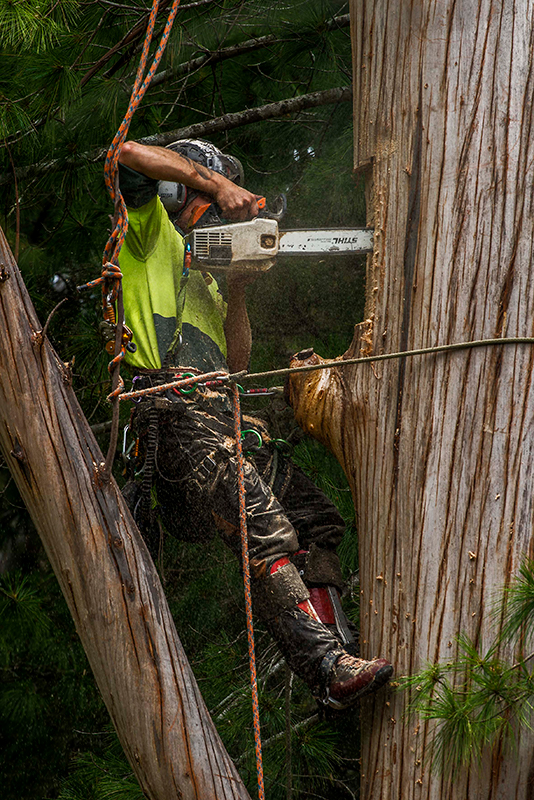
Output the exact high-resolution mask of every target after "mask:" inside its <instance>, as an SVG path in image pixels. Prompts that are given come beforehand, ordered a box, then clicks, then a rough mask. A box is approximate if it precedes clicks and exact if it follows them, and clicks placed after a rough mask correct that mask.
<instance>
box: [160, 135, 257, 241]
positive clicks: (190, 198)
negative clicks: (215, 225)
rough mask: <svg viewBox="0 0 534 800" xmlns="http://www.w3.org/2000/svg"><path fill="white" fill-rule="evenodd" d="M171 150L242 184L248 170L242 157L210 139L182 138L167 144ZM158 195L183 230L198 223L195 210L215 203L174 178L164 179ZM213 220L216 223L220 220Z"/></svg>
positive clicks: (239, 184)
mask: <svg viewBox="0 0 534 800" xmlns="http://www.w3.org/2000/svg"><path fill="white" fill-rule="evenodd" d="M167 149H169V150H172V151H173V152H175V153H178V154H179V155H181V156H183V157H184V158H189V159H191V161H195V162H196V163H197V164H201V165H202V166H203V167H208V169H211V170H213V172H218V173H219V174H220V175H224V177H225V178H228V180H230V181H232V182H233V183H235V184H237V185H238V186H242V185H243V180H244V173H243V167H242V165H241V162H240V161H239V159H237V158H235V157H234V156H229V155H226V154H225V153H223V152H222V151H221V150H219V148H218V147H215V145H213V144H211V143H210V142H205V141H203V140H202V139H179V140H178V141H177V142H172V144H169V145H167ZM158 194H159V196H160V198H161V202H162V203H163V205H164V206H165V208H166V209H167V212H168V214H169V216H170V218H171V220H172V221H173V222H174V224H175V225H178V226H179V227H180V228H182V230H186V229H187V228H190V227H192V226H193V224H196V222H197V219H198V214H195V210H196V209H197V208H200V207H201V206H203V205H209V204H210V203H211V202H212V200H211V198H210V197H208V196H206V195H201V194H199V193H198V192H196V191H195V190H193V189H188V188H187V187H186V186H184V185H183V184H181V183H174V182H172V181H160V182H159V184H158ZM213 215H215V216H216V213H215V212H213ZM200 216H202V215H200ZM191 219H194V222H193V223H192V224H191V222H190V220H191ZM213 221H214V222H216V221H217V219H214V220H213ZM188 223H189V224H188Z"/></svg>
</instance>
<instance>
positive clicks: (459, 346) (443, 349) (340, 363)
mask: <svg viewBox="0 0 534 800" xmlns="http://www.w3.org/2000/svg"><path fill="white" fill-rule="evenodd" d="M503 344H534V337H532V336H516V337H513V336H512V337H507V338H503V339H477V340H476V341H473V342H455V343H454V344H440V345H436V346H435V347H422V348H420V349H419V350H402V351H400V352H398V353H381V354H380V355H376V356H365V357H363V358H345V359H338V360H337V361H323V363H322V364H306V365H305V366H303V367H287V368H286V369H272V370H269V371H268V372H247V373H245V374H243V373H242V372H236V373H235V374H229V375H228V376H227V380H229V381H233V380H235V379H236V378H239V380H245V379H248V380H253V379H258V378H270V377H273V376H276V377H284V376H286V375H294V374H296V373H299V372H314V371H315V370H319V369H330V368H332V367H346V366H348V365H349V364H371V363H374V362H376V361H389V360H391V359H395V358H408V357H411V356H425V355H431V354H432V353H448V352H453V351H456V350H468V349H470V348H473V347H491V346H495V345H503Z"/></svg>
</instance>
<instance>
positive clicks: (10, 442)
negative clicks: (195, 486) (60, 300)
mask: <svg viewBox="0 0 534 800" xmlns="http://www.w3.org/2000/svg"><path fill="white" fill-rule="evenodd" d="M0 262H1V263H2V265H3V270H2V271H1V274H2V275H3V276H4V278H5V279H4V280H2V281H0V447H1V450H2V454H3V456H4V458H5V460H6V463H7V464H8V466H9V468H10V470H11V472H12V474H13V476H14V478H15V481H16V483H17V486H18V488H19V490H20V493H21V496H22V498H23V500H24V502H25V504H26V506H27V508H28V510H29V512H30V514H31V516H32V519H33V521H34V523H35V526H36V528H37V530H38V532H39V535H40V537H41V539H42V541H43V544H44V546H45V549H46V551H47V554H48V556H49V558H50V562H51V564H52V567H53V569H54V572H55V574H56V576H57V578H58V580H59V583H60V585H61V588H62V590H63V593H64V595H65V598H66V600H67V603H68V605H69V608H70V611H71V613H72V616H73V618H74V621H75V623H76V628H77V631H78V634H79V636H80V639H81V641H82V644H83V646H84V648H85V652H86V654H87V657H88V659H89V662H90V664H91V668H92V670H93V672H94V675H95V678H96V681H97V683H98V686H99V689H100V692H101V694H102V697H103V699H104V701H105V703H106V706H107V708H108V710H109V713H110V716H111V718H112V720H113V723H114V725H115V727H116V729H117V732H118V734H119V738H120V740H121V743H122V745H123V747H124V750H125V752H126V755H127V756H128V759H129V761H130V764H131V765H132V768H133V770H134V772H135V774H136V776H137V778H138V780H139V783H140V785H141V788H142V789H143V791H144V792H145V794H146V796H147V798H150V800H174V798H176V800H178V799H179V800H215V798H217V800H221V799H222V800H248V798H249V795H248V792H247V791H246V789H245V787H244V785H243V783H242V781H241V779H240V777H239V775H238V773H237V771H236V769H235V767H234V765H233V763H232V761H231V759H230V757H229V756H228V754H227V753H226V751H225V749H224V746H223V744H222V742H221V741H220V738H219V736H218V734H217V732H216V730H215V727H214V725H213V723H212V721H211V718H210V716H209V714H208V711H207V709H206V707H205V705H204V702H203V700H202V696H201V694H200V691H199V689H198V686H197V685H196V682H195V679H194V676H193V674H192V672H191V668H190V666H189V664H188V661H187V658H186V656H185V653H184V651H183V649H182V646H181V644H180V641H179V639H178V635H177V633H176V629H175V626H174V622H173V620H172V617H171V615H170V612H169V608H168V605H167V602H166V600H165V597H164V594H163V590H162V588H161V585H160V581H159V578H158V575H157V573H156V570H155V568H154V565H153V563H152V560H151V558H150V556H149V554H148V552H147V550H146V547H145V545H144V542H143V540H142V538H141V535H140V534H139V531H138V530H137V527H136V526H135V524H134V522H133V520H132V519H131V516H130V514H129V511H128V509H127V507H126V505H125V503H124V501H123V499H122V496H121V494H120V492H119V490H118V487H117V486H116V484H115V482H114V481H111V482H110V483H107V484H102V483H101V482H100V481H99V480H98V475H97V470H96V468H97V466H98V465H99V464H100V463H101V462H102V461H103V457H102V454H101V452H100V450H99V448H98V445H97V443H96V440H95V438H94V436H93V434H92V432H91V429H90V427H89V425H88V423H87V421H86V419H85V417H84V416H83V413H82V411H81V409H80V407H79V405H78V403H77V400H76V397H75V395H74V393H73V391H72V389H71V387H70V385H69V376H68V373H67V372H66V370H65V368H64V365H63V364H62V362H61V361H60V360H59V359H58V357H57V355H56V354H55V352H54V351H53V349H52V348H51V347H50V345H49V343H48V342H47V341H46V340H45V341H44V343H43V344H41V343H40V342H39V337H38V336H35V334H36V333H37V332H38V331H39V330H40V325H39V322H38V320H37V318H36V315H35V311H34V309H33V306H32V304H31V301H30V299H29V296H28V294H27V292H26V290H25V287H24V284H23V281H22V278H21V275H20V272H19V270H18V268H17V266H16V264H15V262H14V260H13V257H12V255H11V252H10V250H9V247H8V245H7V242H6V240H5V237H4V235H3V232H2V231H1V230H0ZM6 274H7V277H5V276H6Z"/></svg>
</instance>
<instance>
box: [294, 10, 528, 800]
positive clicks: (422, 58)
mask: <svg viewBox="0 0 534 800" xmlns="http://www.w3.org/2000/svg"><path fill="white" fill-rule="evenodd" d="M351 19H352V40H353V50H354V113H355V165H356V168H357V169H359V170H362V171H364V172H365V175H366V178H367V193H368V194H367V196H368V224H369V225H371V226H373V227H374V228H375V251H374V254H373V256H372V257H370V259H369V264H368V281H367V312H366V317H367V319H366V321H365V322H364V323H363V324H362V325H360V326H357V329H356V335H355V337H354V340H353V343H352V346H351V348H350V350H349V352H348V353H347V354H346V356H353V355H358V354H359V353H361V354H362V355H369V354H371V353H373V354H378V353H386V352H395V351H403V350H410V349H415V348H421V347H429V346H433V345H438V344H445V343H452V342H461V341H466V340H476V339H483V338H493V337H506V336H532V335H533V320H534V281H533V280H532V272H531V263H532V249H533V242H534V213H533V212H534V209H533V207H532V206H533V196H534V195H533V190H534V185H533V176H534V166H533V165H534V139H533V137H532V127H533V118H532V117H533V112H532V108H533V107H532V98H533V96H534V71H533V67H534V61H533V53H534V27H533V10H532V4H531V3H530V2H527V0H511V1H510V2H509V3H502V2H497V0H480V2H478V3H473V2H468V0H439V2H436V0H429V2H425V3H422V2H407V0H400V2H399V0H352V2H351ZM533 362H534V349H533V348H532V346H530V345H511V346H494V347H486V348H479V349H473V350H464V351H460V352H455V353H452V354H436V355H426V356H418V357H413V358H404V359H401V360H399V361H386V362H383V363H379V364H375V365H373V366H369V365H362V366H347V367H344V368H343V369H340V370H329V371H328V372H327V373H326V374H322V373H313V376H312V377H309V378H299V379H298V380H296V379H293V381H292V386H293V388H292V396H293V398H292V402H293V405H294V407H295V409H296V413H297V418H298V420H299V422H300V424H301V425H302V426H303V427H305V428H307V429H308V430H310V431H311V432H312V433H313V434H314V435H316V436H318V437H319V438H320V439H322V440H323V441H324V442H325V443H327V444H328V445H329V446H330V447H331V449H332V450H333V451H334V453H335V455H336V456H337V457H338V459H339V460H340V462H341V463H342V465H343V466H344V468H345V471H346V473H347V476H348V478H349V481H350V483H351V487H352V490H353V494H354V500H355V506H356V512H357V519H358V527H359V534H360V549H361V581H362V584H361V589H362V593H361V603H362V605H361V621H362V622H361V624H362V646H363V653H364V655H366V656H371V655H381V656H385V657H388V658H389V659H391V661H392V662H393V663H394V665H395V668H396V672H397V675H405V674H411V673H414V672H415V671H416V670H418V669H420V668H421V667H423V666H424V665H425V664H426V662H428V661H431V662H434V661H438V660H445V659H450V658H453V657H454V656H455V654H456V650H457V646H456V637H457V636H458V634H459V633H460V632H466V633H467V634H468V635H469V636H471V637H472V638H473V639H474V640H475V641H476V642H477V643H478V645H479V646H480V647H481V648H482V649H484V648H485V647H486V646H488V645H489V643H490V642H491V640H492V639H493V637H494V635H495V634H496V632H497V629H498V620H496V619H495V618H494V617H493V616H492V615H491V613H490V612H491V608H492V604H493V602H494V601H495V595H496V593H497V591H498V590H499V589H500V588H501V587H502V586H504V585H506V584H508V583H509V581H510V577H511V575H512V574H513V573H514V572H516V571H517V568H518V566H519V564H520V562H521V561H522V560H523V559H524V558H525V557H527V556H529V557H532V555H533V546H532V537H531V531H532V524H533V503H532V475H533V473H534V438H533V412H534V387H533V380H532V368H533ZM404 704H405V697H404V696H403V695H402V694H395V693H393V692H389V693H388V692H382V693H379V694H378V695H377V696H376V699H373V700H369V701H367V702H366V703H365V704H362V721H363V753H362V798H365V800H371V798H372V799H373V800H385V799H386V798H390V799H391V798H402V800H411V799H412V798H417V800H420V799H421V798H433V800H437V798H440V800H444V798H454V799H455V800H465V798H467V797H469V798H476V799H477V800H483V799H484V798H492V800H495V798H502V800H511V799H512V798H522V800H523V799H526V798H530V797H532V796H533V791H534V789H533V786H532V783H531V782H530V780H529V776H530V774H531V772H532V770H533V759H532V744H533V738H532V734H529V733H522V734H521V736H520V738H519V739H518V742H517V752H509V751H507V750H504V751H503V749H502V748H501V747H499V748H496V749H495V750H494V751H493V752H492V753H490V754H488V755H487V757H486V760H485V762H484V764H483V767H482V769H480V770H479V769H477V768H476V767H474V768H472V769H471V770H465V771H464V772H462V773H461V774H460V776H459V777H457V778H456V779H455V780H454V781H449V780H447V779H445V778H443V777H441V776H439V775H437V774H434V773H432V774H431V773H430V770H429V765H428V763H427V761H425V756H427V755H428V747H429V742H430V735H431V728H429V727H428V726H427V725H425V724H419V722H418V721H417V720H415V721H413V720H409V719H406V718H405V717H404V716H403V714H404Z"/></svg>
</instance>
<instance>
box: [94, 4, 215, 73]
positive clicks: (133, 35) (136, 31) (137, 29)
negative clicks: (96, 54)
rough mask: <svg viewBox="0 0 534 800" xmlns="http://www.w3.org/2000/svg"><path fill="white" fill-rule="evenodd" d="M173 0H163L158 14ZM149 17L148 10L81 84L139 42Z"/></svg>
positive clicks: (193, 6) (193, 5)
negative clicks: (125, 48) (128, 47)
mask: <svg viewBox="0 0 534 800" xmlns="http://www.w3.org/2000/svg"><path fill="white" fill-rule="evenodd" d="M172 1H173V0H162V2H161V4H160V6H159V10H158V14H161V12H162V11H165V10H166V9H167V8H168V7H169V6H170V5H171V3H172ZM213 2H215V0H197V2H195V3H188V4H187V5H184V6H182V7H181V10H182V11H186V10H187V9H188V8H196V7H197V6H203V5H208V4H209V3H213ZM148 17H149V14H148V12H147V13H146V14H145V15H144V16H143V18H142V19H141V20H139V22H138V23H137V24H136V25H134V27H133V28H132V29H131V30H130V31H128V33H127V34H125V36H123V37H122V39H121V40H120V42H117V44H115V45H113V47H112V48H111V49H110V50H108V51H107V53H104V55H103V56H101V57H100V58H99V59H98V61H97V62H96V63H95V64H93V66H92V67H91V68H90V69H89V70H88V71H87V72H86V73H85V75H84V76H83V78H82V79H81V81H80V86H82V87H83V86H85V84H86V83H87V81H89V80H90V79H91V78H92V77H93V75H96V73H97V72H99V71H100V70H101V69H102V67H104V66H105V65H106V64H107V63H108V61H109V60H110V59H111V58H113V56H114V55H115V54H116V53H118V52H119V51H120V50H122V49H123V47H126V45H129V44H132V42H137V41H138V40H139V39H140V38H141V37H142V36H143V34H144V33H145V30H146V26H147V20H148Z"/></svg>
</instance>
